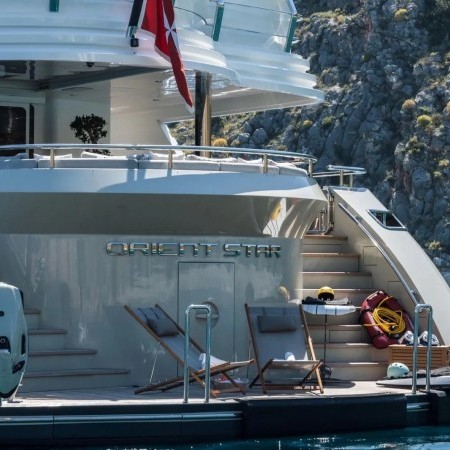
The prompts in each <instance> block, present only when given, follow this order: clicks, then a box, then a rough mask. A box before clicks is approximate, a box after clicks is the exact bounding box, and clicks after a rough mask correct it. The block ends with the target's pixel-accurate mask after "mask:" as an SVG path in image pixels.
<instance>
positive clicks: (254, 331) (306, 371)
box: [245, 304, 323, 394]
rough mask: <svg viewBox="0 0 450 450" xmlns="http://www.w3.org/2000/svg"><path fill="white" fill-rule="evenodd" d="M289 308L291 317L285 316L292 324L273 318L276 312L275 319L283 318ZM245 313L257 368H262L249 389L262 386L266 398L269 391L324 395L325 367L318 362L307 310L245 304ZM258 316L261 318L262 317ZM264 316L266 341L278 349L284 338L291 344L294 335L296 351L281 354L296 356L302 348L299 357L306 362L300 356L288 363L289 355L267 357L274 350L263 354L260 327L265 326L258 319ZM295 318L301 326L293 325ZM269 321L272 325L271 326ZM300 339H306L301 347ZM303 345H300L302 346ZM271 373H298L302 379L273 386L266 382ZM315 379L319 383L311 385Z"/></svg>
mask: <svg viewBox="0 0 450 450" xmlns="http://www.w3.org/2000/svg"><path fill="white" fill-rule="evenodd" d="M285 308H289V311H290V313H289V315H288V316H285V317H288V318H289V324H287V323H286V320H287V319H283V320H281V319H277V317H275V318H274V319H273V315H272V314H270V313H271V312H272V313H276V314H275V315H277V316H278V317H280V316H283V314H281V313H282V312H283V310H285ZM294 310H295V312H294ZM245 312H246V316H247V321H248V325H249V330H250V338H251V342H252V346H253V351H254V355H255V360H256V365H257V368H258V374H257V375H256V377H255V378H254V379H253V380H252V381H251V383H250V385H249V387H252V386H261V388H262V391H263V393H264V394H267V391H269V390H296V389H309V390H314V389H318V390H319V391H320V392H321V393H323V384H322V378H321V375H320V366H321V365H322V361H321V360H318V359H317V358H316V355H315V352H314V348H313V345H312V339H311V336H310V334H309V329H308V325H307V321H306V317H305V313H304V311H303V307H302V306H301V305H290V304H289V305H266V306H261V305H257V304H255V305H248V304H245ZM258 312H259V313H260V314H258ZM260 315H263V316H264V315H265V316H266V318H267V320H265V324H264V327H265V329H264V330H263V332H264V336H265V337H264V339H265V341H266V342H267V341H268V340H269V339H270V341H271V342H272V341H273V344H274V345H276V343H277V339H279V338H280V337H281V336H282V335H283V340H284V341H285V342H286V341H289V335H291V333H292V335H291V336H292V337H291V339H292V347H291V348H287V347H286V348H284V349H282V350H281V351H282V352H287V351H288V350H291V351H292V352H296V347H298V352H299V353H298V355H300V356H302V358H300V356H299V357H298V358H297V355H295V357H296V359H295V360H286V359H285V353H283V354H280V353H278V354H272V355H271V357H268V356H267V354H268V352H270V351H271V349H267V348H265V349H264V350H262V349H261V348H260V345H259V343H260V342H259V341H261V340H262V339H258V334H259V335H261V334H262V333H261V330H260V329H258V327H259V326H262V325H263V322H262V320H261V321H260V320H259V319H258V316H260ZM292 318H294V319H295V322H298V323H296V324H295V325H293V324H292V321H293V320H294V319H292ZM269 319H270V320H271V321H272V323H271V324H270V325H269ZM275 319H276V320H275ZM282 322H283V323H282ZM271 327H272V329H271ZM283 327H284V329H283ZM286 327H287V328H286ZM300 335H302V336H300ZM300 339H303V343H301V340H300ZM285 342H284V343H285ZM299 342H300V345H298V343H299ZM295 343H297V345H295ZM302 345H303V346H304V349H302V348H300V347H301V346H302ZM263 353H266V355H265V356H263ZM302 353H303V355H302ZM269 370H271V371H272V373H273V372H274V371H275V372H276V371H277V370H280V371H283V370H284V371H286V370H290V371H294V372H295V371H296V370H298V372H299V378H298V379H294V380H292V378H289V379H287V380H283V382H281V381H280V380H278V381H277V382H271V381H270V380H268V379H267V378H266V374H267V372H268V371H269ZM312 375H315V378H316V380H317V381H316V383H312V382H311V377H312Z"/></svg>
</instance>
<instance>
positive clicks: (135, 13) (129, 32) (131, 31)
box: [127, 0, 144, 47]
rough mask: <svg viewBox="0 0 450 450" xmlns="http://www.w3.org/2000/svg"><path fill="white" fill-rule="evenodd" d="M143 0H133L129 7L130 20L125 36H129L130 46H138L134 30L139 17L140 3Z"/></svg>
mask: <svg viewBox="0 0 450 450" xmlns="http://www.w3.org/2000/svg"><path fill="white" fill-rule="evenodd" d="M143 3H144V0H134V2H133V7H132V9H131V15H130V20H129V21H128V30H127V36H128V37H129V38H130V46H131V47H139V39H137V38H136V31H137V28H138V25H139V18H140V17H141V11H142V5H143Z"/></svg>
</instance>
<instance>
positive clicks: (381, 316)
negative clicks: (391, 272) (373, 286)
mask: <svg viewBox="0 0 450 450" xmlns="http://www.w3.org/2000/svg"><path fill="white" fill-rule="evenodd" d="M360 323H361V324H362V325H363V326H364V327H365V328H366V330H367V332H368V333H369V336H370V339H371V341H372V344H373V345H374V346H375V347H376V348H386V347H387V346H388V345H391V344H398V343H399V339H400V338H401V337H402V336H403V335H404V334H405V333H406V332H407V331H413V330H414V325H413V323H412V321H411V318H410V317H409V315H408V313H407V312H406V311H405V310H404V309H403V308H402V307H401V306H400V304H399V303H398V301H397V300H396V299H395V298H394V297H390V296H389V295H388V294H387V293H386V292H384V291H376V292H374V293H373V294H370V295H369V296H368V297H367V298H366V299H365V300H364V302H363V303H362V305H361V314H360Z"/></svg>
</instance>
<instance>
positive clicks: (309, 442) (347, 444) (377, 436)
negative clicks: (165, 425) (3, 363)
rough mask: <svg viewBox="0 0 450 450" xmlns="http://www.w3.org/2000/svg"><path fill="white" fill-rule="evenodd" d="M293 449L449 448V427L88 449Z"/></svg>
mask: <svg viewBox="0 0 450 450" xmlns="http://www.w3.org/2000/svg"><path fill="white" fill-rule="evenodd" d="M250 449H254V450H294V449H311V450H313V449H314V450H315V449H335V450H340V449H345V450H347V449H348V450H350V449H351V450H377V449H401V450H403V449H405V450H406V449H408V450H427V449H433V450H437V449H450V426H449V427H415V428H405V429H400V430H383V431H367V432H360V433H339V434H324V435H311V436H302V437H288V438H283V439H254V440H253V439H249V440H242V441H224V442H216V443H208V444H185V445H155V446H153V445H147V446H145V445H141V446H128V447H127V446H112V447H101V448H99V447H95V448H93V447H92V448H90V449H85V450H250Z"/></svg>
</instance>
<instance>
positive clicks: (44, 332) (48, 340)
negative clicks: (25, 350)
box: [28, 328, 67, 351]
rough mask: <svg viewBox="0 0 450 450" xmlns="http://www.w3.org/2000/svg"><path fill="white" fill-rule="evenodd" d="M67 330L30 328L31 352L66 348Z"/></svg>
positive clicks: (29, 342) (29, 341)
mask: <svg viewBox="0 0 450 450" xmlns="http://www.w3.org/2000/svg"><path fill="white" fill-rule="evenodd" d="M66 335H67V330H63V329H60V328H31V329H30V328H29V329H28V346H29V351H33V350H51V349H55V348H64V344H65V337H66Z"/></svg>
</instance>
